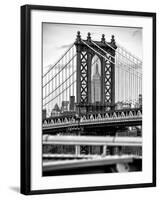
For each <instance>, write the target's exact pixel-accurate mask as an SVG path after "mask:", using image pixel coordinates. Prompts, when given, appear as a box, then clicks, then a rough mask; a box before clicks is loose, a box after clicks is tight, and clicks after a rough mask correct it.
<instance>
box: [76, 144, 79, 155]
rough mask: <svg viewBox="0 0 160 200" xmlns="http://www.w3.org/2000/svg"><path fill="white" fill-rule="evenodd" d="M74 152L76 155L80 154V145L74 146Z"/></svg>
mask: <svg viewBox="0 0 160 200" xmlns="http://www.w3.org/2000/svg"><path fill="white" fill-rule="evenodd" d="M75 153H76V156H79V155H80V145H76V146H75Z"/></svg>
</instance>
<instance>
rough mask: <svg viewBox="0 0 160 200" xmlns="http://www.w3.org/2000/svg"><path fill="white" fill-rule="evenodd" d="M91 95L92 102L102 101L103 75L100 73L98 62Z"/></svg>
mask: <svg viewBox="0 0 160 200" xmlns="http://www.w3.org/2000/svg"><path fill="white" fill-rule="evenodd" d="M91 97H92V103H96V102H100V101H101V75H100V74H99V71H98V64H97V63H96V70H95V74H94V75H93V77H92V81H91Z"/></svg>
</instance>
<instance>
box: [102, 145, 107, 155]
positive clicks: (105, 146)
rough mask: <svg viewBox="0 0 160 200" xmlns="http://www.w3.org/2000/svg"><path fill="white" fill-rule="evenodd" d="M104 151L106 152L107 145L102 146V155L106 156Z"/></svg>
mask: <svg viewBox="0 0 160 200" xmlns="http://www.w3.org/2000/svg"><path fill="white" fill-rule="evenodd" d="M106 152H107V145H104V146H103V153H102V156H106Z"/></svg>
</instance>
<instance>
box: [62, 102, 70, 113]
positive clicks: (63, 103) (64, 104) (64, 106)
mask: <svg viewBox="0 0 160 200" xmlns="http://www.w3.org/2000/svg"><path fill="white" fill-rule="evenodd" d="M61 111H62V112H65V111H69V101H62V107H61Z"/></svg>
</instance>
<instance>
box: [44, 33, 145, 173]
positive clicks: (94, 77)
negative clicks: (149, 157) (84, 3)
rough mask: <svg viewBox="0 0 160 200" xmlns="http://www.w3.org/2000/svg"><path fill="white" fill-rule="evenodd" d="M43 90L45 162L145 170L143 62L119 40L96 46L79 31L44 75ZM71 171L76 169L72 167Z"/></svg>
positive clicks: (46, 166) (46, 165)
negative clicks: (60, 160) (143, 154)
mask: <svg viewBox="0 0 160 200" xmlns="http://www.w3.org/2000/svg"><path fill="white" fill-rule="evenodd" d="M42 90H43V100H42V104H43V111H42V123H43V159H44V160H45V159H47V160H49V159H52V158H54V159H55V158H56V160H57V159H58V160H59V158H61V159H68V160H70V161H72V160H73V159H77V162H79V164H78V167H82V168H83V167H84V166H85V167H86V166H87V167H90V166H91V165H92V166H93V165H95V166H100V165H106V166H108V165H115V164H116V171H125V170H126V171H127V170H128V171H129V170H130V169H131V167H129V166H131V165H130V163H131V164H132V163H134V167H135V166H136V168H138V169H140V170H141V164H139V163H141V162H142V61H141V60H140V59H139V58H137V57H136V56H134V55H133V54H132V53H131V52H129V51H128V50H126V49H125V48H124V47H122V46H121V45H119V44H118V43H117V42H116V41H115V38H114V36H113V35H112V36H111V40H110V41H106V39H105V35H104V34H102V37H101V38H100V40H99V41H94V40H93V39H92V37H91V34H90V33H88V35H87V38H86V39H83V38H81V34H80V32H79V31H78V32H77V36H76V40H75V42H74V43H73V44H72V45H71V46H70V47H69V48H68V50H67V51H66V52H65V53H64V54H63V55H62V56H61V58H60V59H59V60H58V61H57V62H56V63H55V64H54V65H50V67H49V69H48V71H47V72H45V73H44V74H43V82H42ZM116 156H117V157H116ZM91 161H92V164H91V163H90V162H91ZM102 161H103V163H102ZM65 162H66V161H65ZM108 163H110V164H108ZM135 163H136V164H135ZM137 163H138V164H137ZM121 164H123V165H121ZM124 166H125V167H124ZM126 166H127V167H126ZM43 167H44V169H45V170H46V171H47V170H48V171H49V170H51V169H52V168H54V169H56V167H57V169H59V167H60V165H59V164H58V165H56V164H54V163H53V162H51V161H50V162H46V163H44V165H43ZM65 167H66V169H69V168H70V167H71V168H76V166H75V165H74V163H72V162H66V164H65ZM112 170H113V168H112Z"/></svg>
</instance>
